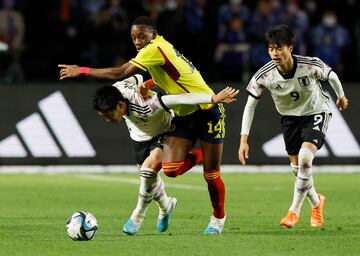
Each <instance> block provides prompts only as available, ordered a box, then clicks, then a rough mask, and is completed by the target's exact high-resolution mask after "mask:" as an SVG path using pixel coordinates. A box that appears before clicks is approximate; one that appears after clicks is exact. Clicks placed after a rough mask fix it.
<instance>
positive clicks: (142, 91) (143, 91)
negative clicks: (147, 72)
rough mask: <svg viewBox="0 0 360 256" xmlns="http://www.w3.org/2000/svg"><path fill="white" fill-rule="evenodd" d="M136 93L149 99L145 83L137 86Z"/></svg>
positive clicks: (148, 91)
mask: <svg viewBox="0 0 360 256" xmlns="http://www.w3.org/2000/svg"><path fill="white" fill-rule="evenodd" d="M137 90H138V93H140V95H141V96H142V97H143V98H144V99H146V98H147V97H149V94H150V89H149V88H148V87H147V85H146V83H145V82H144V83H142V84H140V85H139V86H138V88H137Z"/></svg>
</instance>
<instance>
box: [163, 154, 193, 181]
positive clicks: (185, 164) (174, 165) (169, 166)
mask: <svg viewBox="0 0 360 256" xmlns="http://www.w3.org/2000/svg"><path fill="white" fill-rule="evenodd" d="M195 164H196V158H195V157H194V155H191V154H190V153H189V154H187V156H186V158H185V160H184V161H174V162H167V163H162V168H163V171H164V174H165V175H166V176H168V177H176V176H179V175H182V174H184V173H185V172H187V171H188V170H190V169H191V168H192V167H193V166H194V165H195Z"/></svg>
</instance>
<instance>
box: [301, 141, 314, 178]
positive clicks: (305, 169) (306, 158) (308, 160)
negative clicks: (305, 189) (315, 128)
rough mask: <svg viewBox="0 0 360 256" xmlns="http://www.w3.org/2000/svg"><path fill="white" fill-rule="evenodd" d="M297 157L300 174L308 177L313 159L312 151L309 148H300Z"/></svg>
mask: <svg viewBox="0 0 360 256" xmlns="http://www.w3.org/2000/svg"><path fill="white" fill-rule="evenodd" d="M298 157H299V171H300V172H301V176H302V177H309V176H310V175H311V174H312V173H311V172H312V171H311V167H312V162H313V159H314V152H312V151H311V149H309V148H301V149H300V151H299V156H298Z"/></svg>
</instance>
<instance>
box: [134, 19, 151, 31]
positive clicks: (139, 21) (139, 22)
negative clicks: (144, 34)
mask: <svg viewBox="0 0 360 256" xmlns="http://www.w3.org/2000/svg"><path fill="white" fill-rule="evenodd" d="M132 25H145V26H148V27H151V28H152V29H154V30H156V24H155V22H154V21H153V20H152V19H151V18H150V17H147V16H140V17H138V18H136V19H135V20H134V22H133V23H132Z"/></svg>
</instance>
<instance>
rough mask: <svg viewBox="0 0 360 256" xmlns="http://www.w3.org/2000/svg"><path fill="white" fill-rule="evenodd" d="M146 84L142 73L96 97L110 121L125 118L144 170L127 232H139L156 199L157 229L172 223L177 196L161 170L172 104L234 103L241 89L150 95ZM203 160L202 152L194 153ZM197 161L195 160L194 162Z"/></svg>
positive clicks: (97, 102) (100, 110) (101, 92)
mask: <svg viewBox="0 0 360 256" xmlns="http://www.w3.org/2000/svg"><path fill="white" fill-rule="evenodd" d="M142 83H143V77H142V76H141V75H139V74H137V75H134V76H132V77H129V78H127V79H124V80H122V81H119V82H116V83H114V84H113V85H112V86H104V87H102V88H100V89H98V90H97V91H96V93H95V97H94V102H93V103H94V109H95V110H97V111H98V113H99V114H100V115H101V116H103V117H104V118H105V120H106V121H108V122H114V123H117V122H120V121H121V119H122V118H124V119H125V122H126V125H127V127H128V130H129V133H130V137H131V139H132V141H133V145H134V152H135V159H136V163H137V165H138V166H139V171H140V188H139V197H138V202H137V206H136V208H135V210H134V211H133V213H132V215H131V216H130V218H129V220H128V222H127V223H125V225H124V226H123V232H125V233H126V234H128V235H134V234H136V233H137V232H138V231H139V229H140V227H141V224H142V222H143V220H144V217H145V212H146V210H147V208H148V206H149V204H150V203H151V201H152V200H154V201H156V203H157V204H158V206H159V217H158V222H157V231H158V232H165V231H166V230H167V228H168V226H169V223H170V218H171V214H172V211H173V210H174V208H175V207H176V203H177V200H176V198H175V197H168V196H167V194H166V192H165V186H164V182H163V181H162V179H161V177H160V176H159V175H158V172H159V171H160V170H161V161H162V142H163V140H164V138H165V136H166V133H167V132H169V131H170V128H171V120H172V117H173V114H172V111H171V107H174V106H178V105H181V104H187V105H189V104H191V105H197V104H202V103H213V104H216V103H219V102H224V103H230V102H233V101H235V100H236V99H235V98H234V97H235V96H236V95H237V94H238V93H239V91H238V90H235V89H233V88H231V87H226V88H225V89H223V90H222V91H221V92H219V93H218V94H216V95H208V94H200V93H185V94H179V95H163V96H162V95H160V94H158V93H155V92H153V91H149V94H148V96H147V97H146V98H144V97H143V96H141V94H140V92H139V90H138V87H139V86H140V85H141V84H142ZM190 153H192V154H194V158H195V159H198V160H199V161H201V158H202V156H201V152H199V151H198V150H194V151H192V152H190ZM196 163H197V162H196V161H194V164H196Z"/></svg>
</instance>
